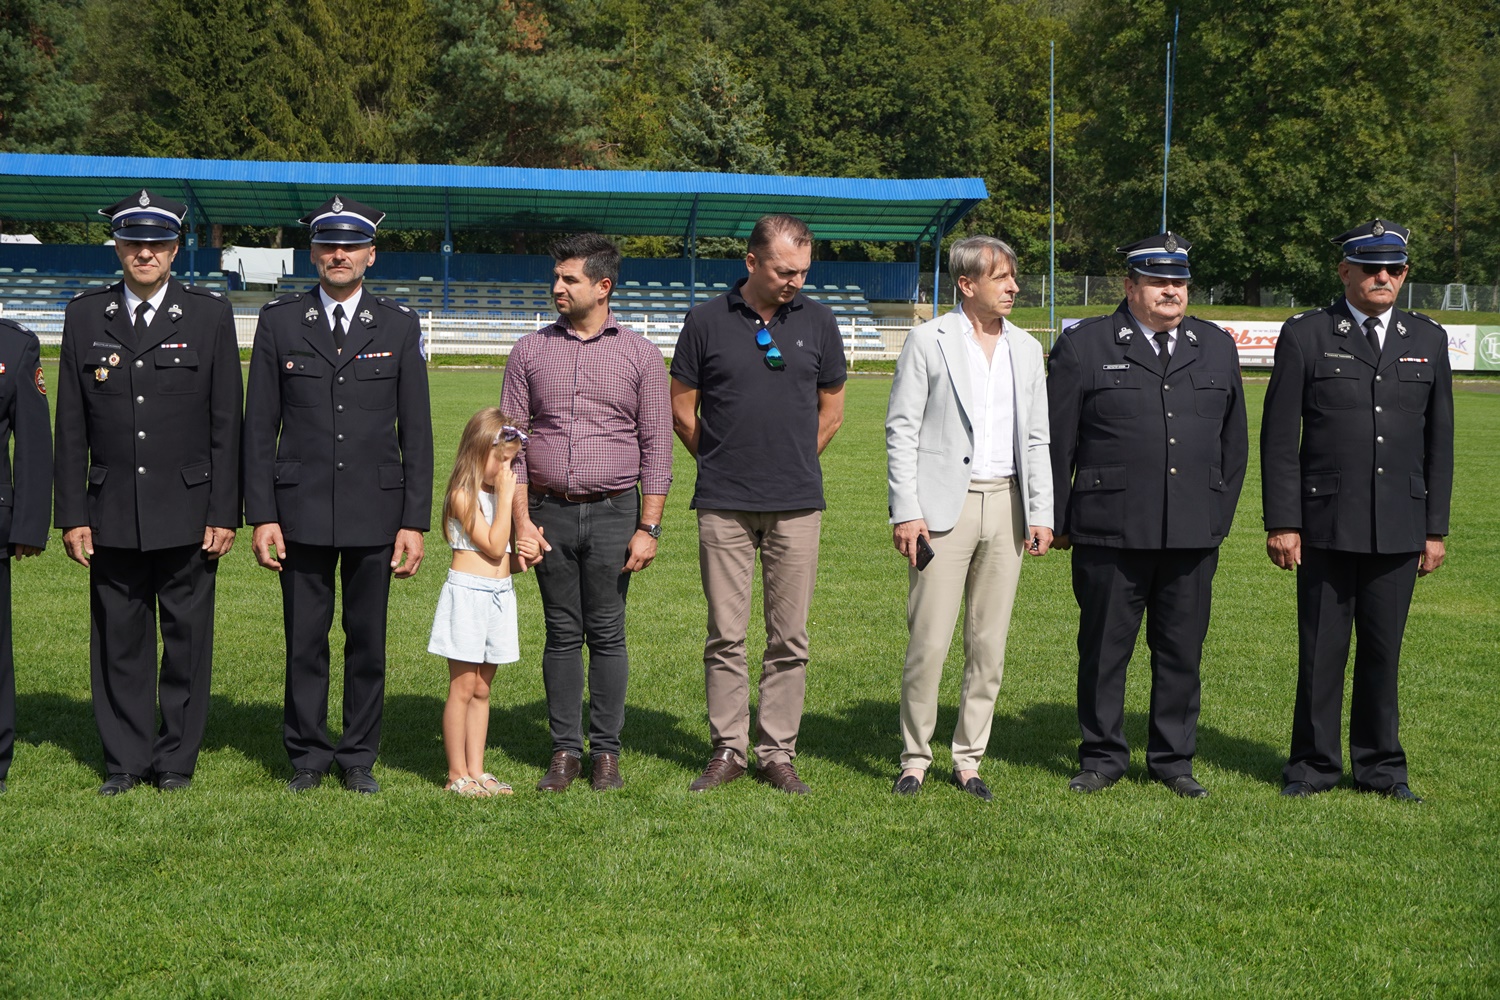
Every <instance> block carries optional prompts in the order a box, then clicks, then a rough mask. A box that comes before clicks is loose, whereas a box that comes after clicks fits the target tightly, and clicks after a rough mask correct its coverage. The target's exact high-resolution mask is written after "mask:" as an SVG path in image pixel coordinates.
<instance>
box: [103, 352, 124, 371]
mask: <svg viewBox="0 0 1500 1000" xmlns="http://www.w3.org/2000/svg"><path fill="white" fill-rule="evenodd" d="M104 360H106V361H108V362H109V366H110V367H111V368H118V367H120V356H119V355H118V354H111V355H110V356H109V357H107V358H105V359H104Z"/></svg>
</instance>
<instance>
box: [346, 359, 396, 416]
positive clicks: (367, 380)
mask: <svg viewBox="0 0 1500 1000" xmlns="http://www.w3.org/2000/svg"><path fill="white" fill-rule="evenodd" d="M397 370H398V366H397V364H396V359H395V358H360V359H356V360H355V362H354V378H355V380H356V381H357V382H358V383H359V405H360V406H361V407H363V408H364V409H366V410H388V409H392V408H393V407H395V405H396V372H397Z"/></svg>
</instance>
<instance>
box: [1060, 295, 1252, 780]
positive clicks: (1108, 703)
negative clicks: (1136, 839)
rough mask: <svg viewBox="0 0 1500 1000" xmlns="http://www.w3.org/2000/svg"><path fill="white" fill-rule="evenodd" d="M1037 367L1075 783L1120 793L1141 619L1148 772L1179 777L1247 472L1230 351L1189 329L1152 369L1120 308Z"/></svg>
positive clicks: (1211, 334)
mask: <svg viewBox="0 0 1500 1000" xmlns="http://www.w3.org/2000/svg"><path fill="white" fill-rule="evenodd" d="M1048 363H1049V369H1050V370H1049V374H1048V378H1047V403H1048V420H1049V423H1050V427H1051V432H1052V442H1051V450H1052V484H1053V490H1054V493H1055V495H1056V507H1055V509H1056V510H1057V513H1058V523H1059V529H1058V533H1059V534H1064V535H1067V536H1069V538H1070V539H1071V541H1072V543H1073V549H1072V564H1073V593H1074V596H1075V597H1076V598H1077V601H1078V612H1079V615H1078V728H1079V735H1080V742H1079V747H1078V761H1079V767H1080V769H1082V770H1086V771H1098V772H1099V773H1101V774H1103V775H1106V776H1107V777H1110V778H1119V777H1120V776H1122V775H1123V774H1124V773H1125V770H1126V767H1127V766H1128V764H1129V761H1130V751H1129V748H1128V747H1127V745H1126V741H1125V731H1124V716H1125V672H1126V667H1127V665H1128V664H1129V662H1130V657H1131V655H1132V653H1133V652H1134V651H1135V642H1136V636H1137V634H1138V633H1139V632H1140V627H1141V616H1142V614H1143V613H1144V615H1145V617H1146V643H1147V645H1148V646H1149V647H1150V650H1151V722H1150V734H1149V738H1148V741H1147V745H1146V766H1147V770H1148V772H1149V773H1150V775H1151V776H1152V777H1153V778H1158V779H1165V778H1171V777H1175V776H1176V775H1180V774H1190V773H1191V772H1192V760H1193V754H1194V751H1195V750H1196V743H1197V727H1198V707H1199V699H1200V685H1199V665H1200V663H1201V661H1202V658H1203V640H1204V637H1205V636H1206V635H1207V634H1208V620H1209V611H1210V604H1211V591H1212V584H1213V577H1214V571H1215V570H1216V569H1217V568H1218V562H1219V557H1218V546H1219V544H1220V542H1222V541H1223V539H1224V537H1225V536H1226V535H1227V534H1228V533H1229V528H1230V524H1231V523H1232V521H1233V519H1234V510H1235V506H1236V504H1237V502H1238V500H1239V493H1240V487H1241V485H1242V483H1243V481H1244V475H1245V466H1246V463H1247V461H1248V458H1249V439H1248V437H1247V434H1246V424H1245V420H1246V418H1245V398H1244V390H1243V388H1242V386H1241V382H1240V371H1239V356H1238V352H1237V349H1236V348H1235V345H1234V342H1233V340H1231V339H1230V337H1229V335H1228V334H1226V333H1225V332H1224V331H1223V330H1221V329H1220V328H1219V327H1217V326H1214V325H1213V324H1211V323H1206V322H1204V321H1202V320H1198V319H1194V318H1192V317H1187V318H1185V319H1183V320H1182V323H1181V325H1180V326H1179V328H1178V335H1177V344H1176V347H1175V348H1174V349H1173V350H1172V353H1171V356H1170V358H1169V359H1167V361H1166V364H1165V366H1164V365H1163V362H1162V359H1161V358H1160V357H1159V356H1158V354H1157V353H1156V351H1155V349H1154V348H1153V347H1152V344H1151V341H1150V340H1148V339H1147V332H1146V331H1143V330H1142V329H1141V327H1140V325H1139V324H1138V323H1137V322H1136V320H1135V318H1134V316H1133V315H1131V313H1130V310H1129V309H1128V308H1127V306H1126V304H1125V303H1121V305H1120V308H1119V309H1118V310H1117V311H1116V312H1115V313H1114V315H1112V316H1101V317H1098V318H1096V319H1091V320H1085V321H1083V322H1082V323H1079V324H1077V325H1076V326H1074V327H1073V328H1072V329H1070V330H1069V331H1067V332H1066V333H1064V334H1063V336H1061V337H1060V338H1058V341H1057V344H1056V345H1055V346H1054V348H1053V350H1052V354H1051V356H1050V358H1049V359H1048Z"/></svg>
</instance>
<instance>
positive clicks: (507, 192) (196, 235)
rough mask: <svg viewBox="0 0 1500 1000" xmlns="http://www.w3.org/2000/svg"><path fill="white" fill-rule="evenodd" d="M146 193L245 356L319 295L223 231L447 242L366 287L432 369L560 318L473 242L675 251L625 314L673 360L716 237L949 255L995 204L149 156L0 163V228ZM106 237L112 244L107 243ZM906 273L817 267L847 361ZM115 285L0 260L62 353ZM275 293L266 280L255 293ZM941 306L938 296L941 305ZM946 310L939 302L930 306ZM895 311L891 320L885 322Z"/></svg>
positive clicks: (679, 178)
mask: <svg viewBox="0 0 1500 1000" xmlns="http://www.w3.org/2000/svg"><path fill="white" fill-rule="evenodd" d="M140 186H145V187H148V188H150V189H151V190H153V191H157V192H160V193H162V194H165V195H168V196H170V197H173V198H177V199H179V200H181V201H183V202H185V203H186V204H187V205H188V206H189V215H188V219H187V227H186V228H185V230H184V236H185V238H184V246H183V249H182V251H181V252H180V253H179V255H178V258H177V261H176V263H175V271H176V274H177V276H178V277H179V278H180V279H182V280H183V281H188V282H191V283H194V284H198V285H200V286H204V287H208V288H211V289H214V290H217V291H222V292H224V293H225V294H227V295H228V296H229V297H230V299H231V301H232V302H233V303H234V305H235V311H236V315H237V317H238V322H239V332H240V339H241V343H242V344H243V345H245V346H248V345H249V343H250V339H251V337H252V335H253V331H254V325H255V315H256V313H257V312H258V310H259V307H260V306H261V305H262V304H264V303H265V302H266V301H267V300H269V299H270V298H272V297H274V296H275V295H277V294H281V293H283V292H285V291H287V290H290V289H304V288H307V287H309V286H310V285H311V284H312V283H313V282H314V281H315V280H316V276H315V274H314V272H313V269H312V264H311V260H310V258H309V256H308V253H307V251H305V250H292V251H281V252H280V254H279V256H278V257H277V259H278V261H279V262H280V266H278V267H277V269H276V272H275V273H272V274H269V275H267V274H265V273H258V274H257V273H251V272H249V271H247V270H246V269H245V268H244V267H243V265H240V266H236V267H225V266H223V265H221V259H228V258H227V257H222V258H221V253H222V250H223V249H224V248H220V247H212V246H209V245H208V243H207V242H206V241H205V238H206V237H207V238H209V241H211V235H212V233H214V232H215V231H216V230H215V226H217V225H254V226H292V225H295V224H296V222H295V220H296V219H297V218H299V217H300V216H302V215H303V214H305V213H306V212H308V211H309V210H311V209H312V208H314V207H316V206H317V205H318V204H320V203H321V202H322V201H323V200H325V199H326V198H327V197H328V196H329V195H330V194H333V193H341V194H344V195H347V196H349V197H352V198H356V199H358V200H360V201H363V202H365V203H367V204H370V205H374V206H376V207H378V208H380V209H381V210H383V211H385V212H386V213H387V216H386V219H385V220H384V222H383V224H382V226H383V228H385V229H400V230H428V231H432V232H435V233H437V232H440V233H442V252H440V253H411V252H383V253H380V254H379V255H378V257H377V259H376V263H375V266H374V267H372V268H371V270H370V272H369V274H368V275H367V276H366V287H367V288H368V289H369V290H370V291H372V292H373V293H375V294H378V295H385V296H389V297H390V298H393V299H395V300H396V301H398V302H400V303H402V304H404V305H407V306H408V307H410V308H411V309H413V310H415V311H416V312H417V313H418V314H419V315H421V317H422V320H423V325H424V329H425V330H426V331H427V340H428V348H429V353H443V354H448V353H454V354H493V353H505V352H506V351H508V350H509V345H510V344H511V343H513V342H514V340H515V339H517V338H518V337H520V336H521V335H523V334H525V333H527V332H530V331H531V330H533V329H535V328H536V327H537V326H538V325H540V324H541V323H544V322H547V321H549V320H550V319H551V318H552V317H553V316H554V315H555V313H554V310H553V305H552V298H551V291H550V289H551V269H552V260H551V258H550V257H547V256H543V255H535V254H530V255H528V254H464V253H455V252H453V250H452V247H453V234H454V233H455V232H460V231H463V230H466V229H487V230H512V231H529V232H581V231H596V232H604V233H612V234H615V235H654V236H675V237H680V238H682V239H683V241H684V245H685V248H686V254H685V256H683V257H680V258H627V259H626V260H625V261H623V263H622V265H621V275H620V278H621V280H620V285H619V287H618V289H617V290H616V292H615V298H614V306H615V311H616V312H617V313H618V314H619V315H620V316H621V317H622V319H624V320H625V321H626V322H627V323H629V324H630V325H632V326H635V327H636V328H637V329H639V330H641V331H642V332H643V333H645V334H646V335H647V336H649V337H651V339H652V340H653V341H655V342H656V343H658V344H660V345H661V346H663V347H665V348H670V347H671V345H672V344H673V343H674V342H675V340H676V335H677V332H678V330H680V328H681V324H682V317H683V315H684V314H685V313H686V312H687V310H688V309H690V308H691V307H692V306H693V305H694V304H695V303H697V302H700V301H703V300H705V299H708V298H711V297H713V296H715V295H718V294H720V293H721V292H723V291H725V290H726V289H728V288H729V287H730V286H731V285H732V284H733V283H734V282H735V281H736V280H738V278H740V277H742V276H743V275H744V263H743V261H741V260H738V259H734V260H723V259H700V258H698V257H697V254H696V248H697V240H698V239H700V238H703V237H723V236H728V237H737V238H741V239H743V238H745V237H747V236H748V235H749V232H750V229H751V227H752V226H753V225H754V224H755V220H756V219H758V218H759V217H761V216H762V215H765V214H767V213H770V212H790V213H793V214H795V215H798V216H800V217H801V218H803V219H805V220H806V221H807V222H808V224H809V225H810V226H811V227H812V229H813V231H814V232H815V233H817V235H818V237H819V238H820V239H828V240H866V241H874V242H900V243H904V244H908V245H912V244H915V245H917V246H918V247H920V246H921V244H923V243H932V244H933V245H934V246H936V245H938V244H939V243H940V241H941V240H942V237H943V236H944V235H945V234H946V233H947V232H948V231H949V230H951V229H952V228H953V226H954V225H955V224H956V223H957V222H958V221H959V220H960V219H961V218H963V216H964V215H965V214H966V213H967V212H968V211H969V210H970V209H972V208H973V207H974V205H976V204H978V203H979V202H980V201H983V200H984V199H985V198H986V197H987V196H988V194H987V192H986V190H985V186H984V183H983V181H981V180H979V179H975V178H959V179H929V180H870V179H859V178H830V177H778V176H762V175H746V174H715V173H671V172H648V171H589V170H535V169H523V168H514V167H464V166H433V165H412V164H337V163H272V162H254V161H239V160H224V161H215V160H180V159H155V158H142V157H90V156H58V155H49V154H19V153H5V154H0V219H5V220H7V222H9V223H11V224H14V223H16V222H22V223H24V222H25V221H29V220H40V221H50V222H88V223H99V222H101V220H100V218H99V216H98V215H97V214H96V212H97V209H98V208H99V207H100V206H103V205H107V204H110V203H111V202H113V201H115V200H117V199H118V198H119V197H121V194H122V192H128V191H130V190H132V189H134V188H136V187H140ZM100 232H101V234H103V232H104V230H103V228H102V227H101V229H100ZM911 256H912V257H913V258H914V259H913V260H911V261H908V262H903V263H891V264H880V263H853V262H839V261H815V262H814V264H813V268H812V271H811V272H810V273H809V275H808V283H807V285H806V286H805V288H804V291H805V292H806V293H807V294H808V295H810V296H812V297H814V298H817V299H819V300H820V301H822V302H824V303H825V304H827V305H828V306H829V307H830V308H832V309H833V311H834V313H835V315H836V316H838V318H839V322H840V325H841V326H842V327H843V329H844V332H845V339H846V343H848V344H849V346H850V348H851V350H857V349H864V350H867V351H870V352H873V353H884V349H885V347H886V344H885V333H884V331H883V329H882V325H881V324H880V323H879V319H880V314H881V313H882V309H881V307H880V304H881V303H898V304H900V305H901V306H903V307H904V308H905V310H906V311H905V315H906V322H905V324H902V325H904V326H909V325H910V317H911V315H912V312H911V304H912V303H914V302H916V301H917V299H918V297H919V295H918V283H919V272H918V264H917V262H916V259H915V258H917V257H918V256H919V254H915V253H914V254H912V255H911ZM119 275H120V270H119V262H118V260H117V259H116V258H115V255H114V251H113V248H111V247H109V246H107V245H98V246H62V245H38V244H24V243H5V244H0V310H3V314H4V315H7V316H11V317H12V318H15V319H17V320H19V321H21V322H24V323H26V324H27V325H28V326H30V327H31V328H32V329H34V330H36V331H37V333H38V334H39V335H40V336H41V337H42V338H43V342H44V343H46V342H52V343H55V342H56V341H57V338H58V336H59V335H60V333H61V328H62V310H63V308H64V307H65V305H66V303H67V301H68V299H70V298H71V297H72V296H74V295H76V294H77V293H78V292H80V291H83V290H85V289H87V288H89V287H95V286H99V285H104V284H109V283H111V282H113V281H115V280H117V279H118V277H119ZM267 278H269V279H271V280H254V279H267ZM934 291H935V289H934ZM933 298H934V299H936V295H934V296H933ZM886 311H887V312H888V311H889V310H886Z"/></svg>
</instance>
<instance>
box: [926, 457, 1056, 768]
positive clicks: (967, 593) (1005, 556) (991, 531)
mask: <svg viewBox="0 0 1500 1000" xmlns="http://www.w3.org/2000/svg"><path fill="white" fill-rule="evenodd" d="M1025 535H1026V523H1025V504H1024V503H1023V502H1022V501H1021V493H1020V488H1019V486H1018V485H1017V483H1016V480H1015V479H1014V478H1010V477H1007V478H1005V479H976V480H974V481H972V482H971V483H970V484H969V493H968V496H967V497H965V498H964V508H963V513H962V514H960V515H959V518H958V523H957V524H956V525H954V526H953V529H952V530H951V531H941V532H934V533H933V534H932V536H931V538H930V541H931V543H932V551H933V559H932V562H930V563H928V564H927V568H926V569H925V570H921V571H920V572H919V571H918V570H916V569H914V568H913V569H911V570H910V572H909V581H910V591H909V593H908V597H907V601H906V625H907V628H908V630H909V631H910V632H911V639H910V641H909V642H908V644H907V647H906V666H905V669H904V670H903V671H902V675H901V742H902V744H903V747H902V751H901V766H902V768H903V769H904V768H908V767H911V768H920V769H922V770H923V771H925V770H927V768H928V767H930V766H931V765H932V748H931V746H929V741H930V740H931V739H932V733H933V730H934V729H936V728H937V714H938V682H939V681H941V680H942V677H943V661H944V660H946V659H947V657H948V647H949V645H950V644H951V643H952V642H953V626H954V625H955V624H957V622H958V609H959V604H960V603H961V602H962V603H964V604H965V605H966V606H967V613H966V614H965V616H964V679H963V687H962V689H961V691H960V694H959V697H958V726H957V727H956V728H955V729H954V731H953V766H954V768H955V769H956V770H960V771H968V770H977V769H978V768H979V761H980V759H981V758H982V757H983V756H984V748H985V746H986V745H987V744H988V743H989V741H990V726H991V724H992V723H993V722H994V720H995V698H996V697H997V696H998V695H999V693H1000V678H1001V676H1002V675H1003V674H1004V672H1005V637H1006V633H1007V632H1009V631H1010V612H1011V607H1012V606H1013V605H1014V604H1015V600H1016V581H1017V580H1018V579H1019V578H1020V575H1021V560H1022V558H1023V548H1024V544H1025V542H1024V538H1025Z"/></svg>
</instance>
